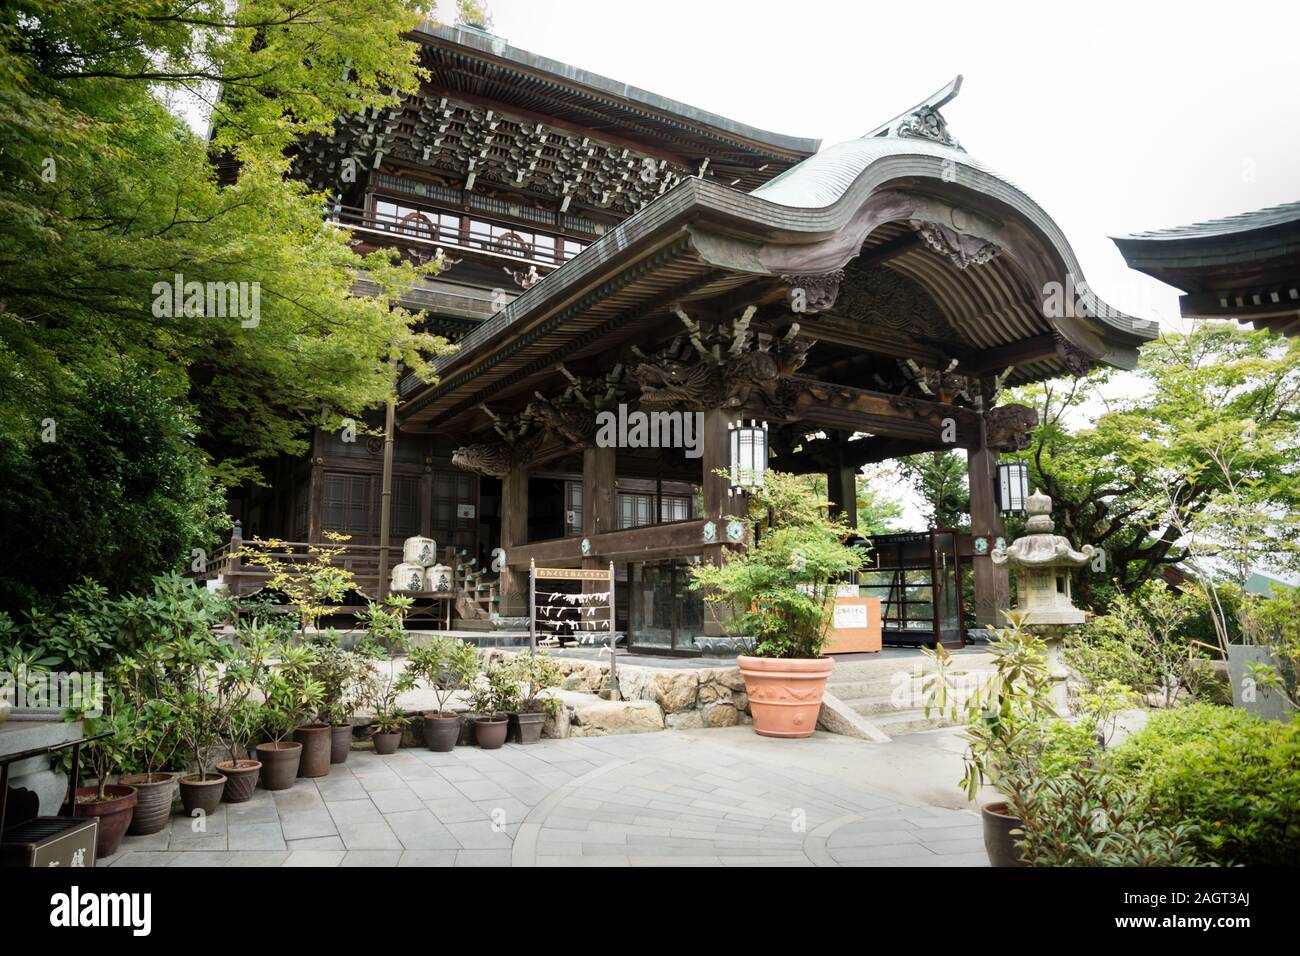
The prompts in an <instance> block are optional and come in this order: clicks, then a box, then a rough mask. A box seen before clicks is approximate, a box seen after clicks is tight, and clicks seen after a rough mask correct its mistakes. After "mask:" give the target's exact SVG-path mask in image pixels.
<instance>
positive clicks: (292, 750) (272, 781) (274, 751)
mask: <svg viewBox="0 0 1300 956" xmlns="http://www.w3.org/2000/svg"><path fill="white" fill-rule="evenodd" d="M257 759H258V760H260V761H262V777H261V781H262V789H263V790H288V789H289V788H290V787H292V786H293V782H294V780H296V779H297V778H298V761H299V760H301V759H302V744H300V743H294V742H292V741H284V742H282V743H278V744H277V743H269V744H258V745H257Z"/></svg>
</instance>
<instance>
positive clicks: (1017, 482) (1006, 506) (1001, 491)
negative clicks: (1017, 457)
mask: <svg viewBox="0 0 1300 956" xmlns="http://www.w3.org/2000/svg"><path fill="white" fill-rule="evenodd" d="M997 495H998V512H999V513H1000V514H1003V515H1022V514H1024V513H1025V501H1026V500H1027V499H1028V498H1029V466H1028V465H1026V464H1025V463H1024V462H1023V461H1003V462H998V483H997Z"/></svg>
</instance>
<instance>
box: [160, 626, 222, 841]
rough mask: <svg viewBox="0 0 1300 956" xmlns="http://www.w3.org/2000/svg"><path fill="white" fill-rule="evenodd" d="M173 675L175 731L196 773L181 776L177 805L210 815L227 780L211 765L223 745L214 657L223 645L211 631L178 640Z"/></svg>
mask: <svg viewBox="0 0 1300 956" xmlns="http://www.w3.org/2000/svg"><path fill="white" fill-rule="evenodd" d="M169 651H170V653H171V657H172V668H171V669H172V673H173V677H172V679H171V681H169V684H168V693H169V694H170V695H171V696H170V703H171V708H172V711H173V712H174V713H175V715H176V718H177V724H176V729H177V732H178V733H179V734H180V736H181V740H182V741H183V746H184V752H185V756H186V758H187V761H186V762H187V764H193V765H194V766H196V767H197V768H198V769H197V771H196V772H194V773H189V774H185V775H183V776H182V777H181V778H180V781H179V783H180V791H181V804H182V805H183V806H184V807H185V812H186V814H188V815H189V816H194V815H195V814H196V812H202V813H203V814H204V815H208V814H211V813H213V812H214V811H215V810H216V809H217V805H218V804H219V803H221V796H222V794H223V793H224V792H225V789H226V778H225V777H224V776H223V775H222V774H220V773H218V772H217V770H216V767H215V766H214V765H213V753H214V751H215V750H216V748H217V747H218V746H219V744H220V742H221V737H220V735H219V733H218V729H219V728H220V726H221V715H220V710H219V706H220V701H219V699H218V693H217V686H218V683H219V681H218V677H219V674H218V669H217V657H218V655H219V654H220V653H221V643H220V641H219V640H218V639H217V638H216V636H215V635H214V634H213V633H212V632H211V631H202V632H196V633H194V634H187V635H184V636H182V637H179V638H177V639H175V640H173V641H171V642H170V644H169Z"/></svg>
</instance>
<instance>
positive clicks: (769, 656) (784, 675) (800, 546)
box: [691, 471, 865, 737]
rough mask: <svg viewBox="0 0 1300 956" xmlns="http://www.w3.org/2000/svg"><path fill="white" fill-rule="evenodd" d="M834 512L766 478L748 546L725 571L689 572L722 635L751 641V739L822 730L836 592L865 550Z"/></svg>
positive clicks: (805, 488)
mask: <svg viewBox="0 0 1300 956" xmlns="http://www.w3.org/2000/svg"><path fill="white" fill-rule="evenodd" d="M828 506H829V503H828V502H827V501H826V500H825V499H824V498H822V497H821V496H820V495H817V494H815V493H814V492H813V490H812V488H811V486H810V485H809V483H808V482H807V480H806V478H805V476H801V475H786V474H782V473H780V472H771V471H769V472H767V473H766V474H765V476H764V481H763V484H762V485H760V486H758V487H757V488H755V489H754V490H753V491H752V492H751V494H750V495H749V516H748V517H747V518H744V519H742V518H732V519H730V520H732V521H739V522H742V523H746V524H748V526H749V533H748V535H747V538H748V540H749V541H750V544H749V546H748V547H747V548H745V549H744V550H737V551H726V552H724V554H723V560H722V564H721V565H720V566H715V565H711V564H705V565H698V566H695V567H692V568H691V576H692V581H691V588H692V589H693V590H702V591H703V592H704V600H705V602H706V603H707V604H708V605H709V607H710V608H711V609H712V610H713V611H714V613H715V614H717V613H718V611H719V609H722V610H723V612H724V620H723V621H722V623H723V626H724V627H725V628H727V629H729V630H730V629H736V630H739V631H740V632H741V633H743V634H745V635H747V636H749V637H752V638H753V639H754V641H755V648H754V654H753V656H750V655H744V654H742V655H739V656H738V657H737V658H736V664H737V665H738V666H739V668H740V673H741V674H742V676H743V677H744V679H745V692H746V693H747V694H748V696H749V704H750V711H751V713H752V715H753V718H754V730H755V732H757V733H759V734H761V735H763V736H765V737H810V736H812V733H813V730H814V729H815V728H816V726H817V717H818V714H819V713H820V711H821V702H822V695H823V694H824V693H825V690H826V679H827V678H828V677H829V676H830V673H831V670H832V669H833V668H834V667H835V661H834V660H833V659H831V658H829V657H823V656H822V653H821V651H822V647H823V646H824V645H825V643H826V637H827V632H828V629H829V627H830V623H831V619H832V616H833V613H834V605H835V592H836V589H837V586H838V583H839V582H840V581H841V580H842V579H843V578H844V577H845V576H846V575H848V574H851V573H852V572H854V571H857V570H859V569H860V568H861V567H862V564H863V561H864V559H865V554H864V553H863V551H862V550H861V549H860V548H857V547H849V546H847V545H845V544H843V543H842V542H843V540H844V539H845V538H846V537H847V536H848V534H849V530H850V529H849V528H848V526H847V525H846V524H844V523H842V522H839V521H836V520H833V519H831V518H829V517H828V516H827V508H828Z"/></svg>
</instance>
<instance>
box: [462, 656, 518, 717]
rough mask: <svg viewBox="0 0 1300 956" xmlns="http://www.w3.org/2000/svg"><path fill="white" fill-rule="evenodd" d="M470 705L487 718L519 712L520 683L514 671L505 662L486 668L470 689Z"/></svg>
mask: <svg viewBox="0 0 1300 956" xmlns="http://www.w3.org/2000/svg"><path fill="white" fill-rule="evenodd" d="M469 703H470V707H472V708H473V709H474V711H475V712H476V713H479V714H482V715H483V716H485V717H491V716H494V715H495V714H498V713H505V712H510V711H515V710H518V708H519V683H518V681H517V680H516V679H515V672H514V669H513V668H511V667H510V665H509V664H508V663H506V662H504V661H498V662H497V663H495V664H491V665H489V666H488V667H486V668H485V669H484V670H483V674H482V676H481V677H480V678H479V680H478V681H477V682H476V683H475V684H474V685H473V687H471V688H470V693H469Z"/></svg>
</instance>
